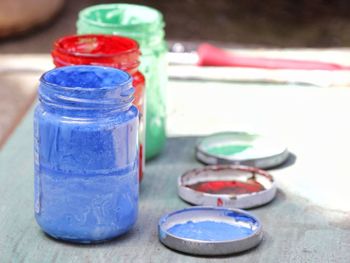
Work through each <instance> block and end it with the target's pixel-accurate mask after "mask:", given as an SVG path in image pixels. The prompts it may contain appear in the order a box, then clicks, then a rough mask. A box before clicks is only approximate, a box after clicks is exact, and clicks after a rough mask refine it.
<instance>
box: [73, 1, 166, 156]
mask: <svg viewBox="0 0 350 263" xmlns="http://www.w3.org/2000/svg"><path fill="white" fill-rule="evenodd" d="M164 26H165V23H164V21H163V16H162V14H161V13H160V12H159V11H157V10H155V9H153V8H150V7H146V6H141V5H131V4H102V5H95V6H91V7H88V8H85V9H83V10H81V11H80V13H79V18H78V22H77V31H78V34H113V35H121V36H126V37H129V38H133V39H135V40H136V41H137V42H138V43H139V45H140V48H141V53H142V56H141V65H140V71H141V72H142V73H143V74H144V76H145V78H146V158H147V159H149V158H152V157H154V156H156V155H157V154H158V153H159V152H160V151H161V150H162V148H163V147H164V144H165V140H166V134H165V119H166V108H165V87H166V83H167V79H168V78H167V73H166V68H167V60H166V52H167V45H166V42H165V39H164V37H165V32H164Z"/></svg>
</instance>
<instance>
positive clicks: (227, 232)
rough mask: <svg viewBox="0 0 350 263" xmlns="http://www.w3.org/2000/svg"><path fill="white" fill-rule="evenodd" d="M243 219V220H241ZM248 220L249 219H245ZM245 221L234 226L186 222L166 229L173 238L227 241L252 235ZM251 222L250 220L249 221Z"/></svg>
mask: <svg viewBox="0 0 350 263" xmlns="http://www.w3.org/2000/svg"><path fill="white" fill-rule="evenodd" d="M243 219H244V218H243ZM246 219H247V220H249V218H246ZM247 220H243V221H242V222H240V221H236V222H235V224H229V223H225V222H215V221H209V220H207V221H201V222H193V221H188V222H186V223H183V224H177V225H175V226H173V227H171V228H169V229H168V232H169V233H171V234H173V235H174V236H177V237H181V238H187V239H195V240H202V241H229V240H235V239H240V238H245V237H247V236H249V235H251V234H252V233H253V231H254V230H253V229H252V227H251V226H250V225H249V224H247V222H246V221H247ZM250 220H251V219H250Z"/></svg>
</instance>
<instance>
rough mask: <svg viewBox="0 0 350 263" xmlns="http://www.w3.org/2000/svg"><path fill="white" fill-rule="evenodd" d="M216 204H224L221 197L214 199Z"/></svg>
mask: <svg viewBox="0 0 350 263" xmlns="http://www.w3.org/2000/svg"><path fill="white" fill-rule="evenodd" d="M216 205H217V206H223V205H224V202H223V201H222V199H221V198H218V200H217V201H216Z"/></svg>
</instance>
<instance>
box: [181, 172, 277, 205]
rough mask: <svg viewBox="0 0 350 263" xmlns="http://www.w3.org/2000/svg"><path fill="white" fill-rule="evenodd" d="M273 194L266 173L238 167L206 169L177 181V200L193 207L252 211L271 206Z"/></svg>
mask: <svg viewBox="0 0 350 263" xmlns="http://www.w3.org/2000/svg"><path fill="white" fill-rule="evenodd" d="M276 191H277V188H276V184H275V182H274V180H273V177H272V176H271V175H270V174H269V173H267V172H266V171H263V170H260V169H258V168H254V167H246V166H240V165H209V166H206V167H203V168H198V169H193V170H190V171H188V172H186V173H185V174H183V175H182V176H180V177H179V178H178V194H179V196H180V197H181V198H182V199H183V200H185V201H187V202H189V203H191V204H195V205H211V206H225V207H231V208H251V207H256V206H260V205H263V204H266V203H268V202H270V201H271V200H272V199H273V198H274V197H275V195H276Z"/></svg>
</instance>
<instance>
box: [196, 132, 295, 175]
mask: <svg viewBox="0 0 350 263" xmlns="http://www.w3.org/2000/svg"><path fill="white" fill-rule="evenodd" d="M288 156H289V152H288V149H287V147H286V146H285V145H283V144H281V143H280V142H278V141H277V140H275V139H273V138H270V137H267V136H263V135H260V134H255V133H248V132H221V133H215V134H212V135H209V136H207V137H204V138H203V139H201V140H200V141H199V142H198V143H197V146H196V157H197V159H198V160H199V161H201V162H203V163H205V164H239V165H247V166H252V167H258V168H262V169H267V168H272V167H276V166H278V165H281V164H282V163H284V162H285V161H286V160H287V158H288Z"/></svg>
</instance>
